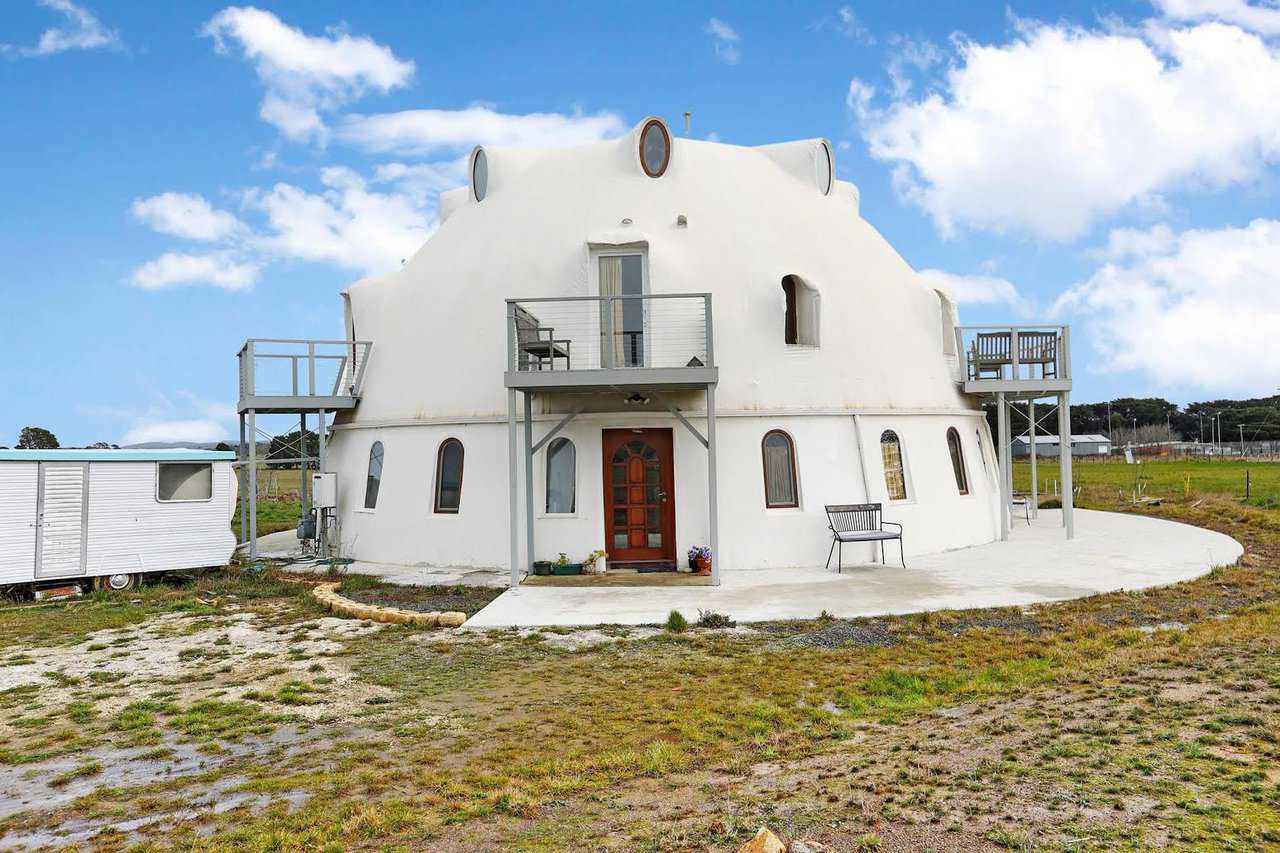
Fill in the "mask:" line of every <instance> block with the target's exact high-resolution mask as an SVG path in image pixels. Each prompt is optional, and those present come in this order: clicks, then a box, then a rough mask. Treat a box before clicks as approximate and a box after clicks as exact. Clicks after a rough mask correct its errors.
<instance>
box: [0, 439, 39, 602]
mask: <svg viewBox="0 0 1280 853" xmlns="http://www.w3.org/2000/svg"><path fill="white" fill-rule="evenodd" d="M39 477H40V470H39V465H38V464H37V463H35V462H0V584H6V583H30V582H31V579H32V578H33V577H35V575H34V571H35V564H36V502H37V501H36V495H37V491H38V486H37V485H36V484H37V482H38V481H39Z"/></svg>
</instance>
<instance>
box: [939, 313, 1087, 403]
mask: <svg viewBox="0 0 1280 853" xmlns="http://www.w3.org/2000/svg"><path fill="white" fill-rule="evenodd" d="M955 331H956V347H957V349H956V351H957V352H958V353H960V354H961V355H960V364H961V366H962V367H963V369H964V378H963V383H964V390H965V393H968V394H992V393H998V392H1006V393H1017V394H1021V393H1044V394H1056V393H1060V392H1063V391H1070V390H1071V329H1070V327H1069V326H959V327H957V328H956V330H955Z"/></svg>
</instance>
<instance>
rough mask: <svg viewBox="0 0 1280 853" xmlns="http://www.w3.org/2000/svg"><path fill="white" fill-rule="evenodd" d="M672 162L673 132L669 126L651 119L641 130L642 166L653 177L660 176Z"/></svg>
mask: <svg viewBox="0 0 1280 853" xmlns="http://www.w3.org/2000/svg"><path fill="white" fill-rule="evenodd" d="M670 162H671V134H670V133H668V132H667V126H666V125H665V124H663V123H662V122H660V121H658V120H657V119H656V118H655V119H650V120H649V121H648V122H647V123H646V124H645V126H644V130H642V131H640V166H641V167H642V168H643V169H644V173H645V174H646V175H648V176H649V177H651V178H660V177H662V173H663V172H665V171H667V164H668V163H670Z"/></svg>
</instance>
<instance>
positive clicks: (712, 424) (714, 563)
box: [690, 385, 722, 586]
mask: <svg viewBox="0 0 1280 853" xmlns="http://www.w3.org/2000/svg"><path fill="white" fill-rule="evenodd" d="M690 429H692V427H690ZM707 519H708V522H709V527H710V543H709V544H710V546H711V583H712V585H713V586H719V585H720V562H721V560H722V557H721V555H720V510H719V507H718V506H717V501H716V386H714V385H708V386H707Z"/></svg>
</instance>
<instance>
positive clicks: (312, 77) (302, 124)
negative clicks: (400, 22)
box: [201, 6, 414, 140]
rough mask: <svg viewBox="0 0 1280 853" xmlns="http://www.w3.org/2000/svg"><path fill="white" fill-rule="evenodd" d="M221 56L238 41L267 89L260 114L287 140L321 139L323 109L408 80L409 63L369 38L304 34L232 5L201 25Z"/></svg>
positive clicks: (411, 69) (264, 14) (411, 68)
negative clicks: (231, 44)
mask: <svg viewBox="0 0 1280 853" xmlns="http://www.w3.org/2000/svg"><path fill="white" fill-rule="evenodd" d="M201 32H202V34H203V35H205V36H208V37H209V38H211V39H213V42H214V47H215V49H216V50H217V51H218V52H219V53H228V52H230V43H231V42H235V43H236V44H238V45H239V47H240V51H241V53H242V55H243V57H244V58H245V60H247V61H249V62H251V63H253V66H254V70H255V71H256V72H257V75H258V79H259V80H260V81H261V82H262V84H263V86H265V87H266V90H267V93H266V95H265V96H264V98H263V101H262V108H261V111H260V115H261V117H262V119H263V120H264V121H267V122H269V123H270V124H272V125H274V126H275V127H277V128H279V129H280V131H281V132H282V133H284V134H285V135H286V136H288V137H289V138H290V139H298V140H304V139H310V138H316V139H320V140H323V138H324V121H323V119H322V118H321V115H320V114H321V112H323V111H326V110H332V109H335V108H337V107H339V106H341V105H342V104H345V103H348V102H350V101H353V100H355V99H357V98H359V97H361V96H363V95H364V94H366V93H367V92H370V91H377V92H389V91H391V90H392V89H396V88H399V87H401V86H404V85H407V84H408V82H409V81H410V80H411V79H412V77H413V73H414V64H413V62H412V61H411V60H401V59H398V58H396V56H395V54H394V53H392V51H391V49H390V48H388V47H385V46H384V45H380V44H378V43H377V42H375V41H373V39H371V38H369V37H368V36H353V35H349V34H348V33H346V32H344V31H343V30H342V29H341V28H337V27H331V28H330V29H329V30H328V31H327V34H326V35H323V36H312V35H307V34H306V33H304V32H303V31H302V30H300V29H297V28H296V27H291V26H289V25H287V24H285V23H284V22H283V21H281V20H280V19H279V18H278V17H276V16H275V15H273V14H272V13H271V12H267V11H263V10H262V9H255V8H253V7H251V6H229V7H227V8H226V9H223V10H222V11H221V12H219V13H218V14H216V15H214V16H213V18H212V19H210V20H209V22H208V23H206V24H205V25H204V28H203V29H202V30H201Z"/></svg>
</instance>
